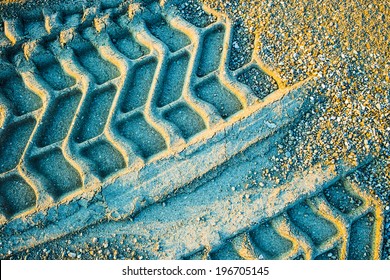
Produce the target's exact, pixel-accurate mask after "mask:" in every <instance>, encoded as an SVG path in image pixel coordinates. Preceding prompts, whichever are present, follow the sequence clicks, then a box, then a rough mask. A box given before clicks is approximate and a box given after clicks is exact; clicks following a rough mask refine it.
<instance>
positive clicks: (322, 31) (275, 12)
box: [0, 0, 390, 259]
mask: <svg viewBox="0 0 390 280" xmlns="http://www.w3.org/2000/svg"><path fill="white" fill-rule="evenodd" d="M3 2H4V3H6V2H25V3H23V4H22V6H21V7H22V8H21V9H20V6H19V5H20V4H4V5H2V6H0V12H1V14H2V15H3V16H4V17H7V18H9V17H12V16H15V15H16V14H18V13H20V12H21V13H23V12H24V11H26V10H29V9H30V8H31V7H32V6H42V7H45V8H47V7H48V6H50V7H51V8H53V9H54V8H55V6H56V5H63V3H64V2H66V3H70V4H72V2H73V1H56V0H53V1H0V3H2V4H3ZM76 2H79V1H76ZM103 2H105V1H103ZM106 2H108V1H106ZM117 2H119V1H117ZM202 2H203V3H205V4H207V5H209V6H210V7H212V8H214V9H216V10H218V11H221V12H222V13H224V14H228V15H229V16H230V17H231V18H232V20H233V22H234V23H235V25H236V27H237V30H238V38H242V40H238V42H237V48H235V49H236V52H237V54H236V58H237V59H236V61H234V62H233V63H232V66H233V68H234V67H236V66H237V67H239V66H240V65H242V64H243V63H244V62H245V61H246V59H247V56H248V54H250V53H252V49H253V50H254V51H255V52H256V53H257V54H258V55H259V57H260V59H261V60H262V61H263V62H264V63H265V64H266V65H267V66H268V67H269V68H270V69H272V71H274V72H276V73H278V74H279V75H280V77H281V80H282V81H283V83H284V84H286V85H294V84H296V83H298V82H301V81H303V80H305V79H306V78H308V77H314V84H313V88H316V93H317V94H318V95H316V96H315V100H316V102H315V104H314V106H313V107H312V108H310V110H308V111H307V113H306V114H304V116H303V117H302V118H301V119H300V120H298V122H297V123H296V124H295V126H294V127H291V128H290V129H289V130H288V132H287V134H286V136H284V137H283V138H281V139H278V140H277V143H276V147H277V149H276V151H277V153H276V154H275V155H273V156H272V158H270V162H271V163H272V164H270V166H271V167H269V168H268V167H264V168H262V169H261V173H262V174H263V178H265V179H267V180H269V181H272V182H275V183H276V184H279V183H283V182H286V181H288V180H289V179H291V176H293V174H295V173H297V172H298V173H303V172H304V171H305V170H308V169H310V168H312V167H313V166H315V165H316V164H318V163H326V164H329V165H332V164H337V163H338V162H341V161H342V162H345V163H348V164H350V165H352V166H354V165H358V163H360V162H362V161H364V160H365V159H367V158H370V159H371V158H372V159H373V160H372V161H371V162H370V163H369V164H368V165H367V166H365V167H364V168H363V169H359V171H358V172H356V173H354V174H353V175H352V176H351V178H350V179H351V180H352V181H353V182H356V183H357V184H358V185H360V186H361V187H362V188H363V189H366V190H368V191H369V192H371V193H372V194H373V196H374V197H377V198H379V199H380V200H381V201H382V202H383V206H382V207H383V209H384V213H385V222H384V232H383V238H384V239H383V250H382V256H381V258H383V259H388V258H389V257H390V226H389V225H390V211H389V206H390V191H389V188H390V163H389V162H390V160H389V157H390V142H389V139H390V96H389V95H390V83H389V82H390V72H389V71H390V64H389V57H390V45H389V41H390V40H389V32H390V26H389V25H390V24H389V22H390V20H389V16H390V6H389V5H388V4H387V3H385V2H384V1H364V0H360V1H358V0H356V1H347V2H342V1H335V0H325V1H282V2H277V1H272V0H264V1H255V0H253V1H215V0H206V1H202ZM303 2H304V3H303ZM58 3H61V4H58ZM194 3H195V2H194V1H192V0H190V1H180V3H179V4H178V6H179V7H180V10H181V11H182V13H183V17H184V18H186V17H188V18H191V17H196V13H197V12H198V11H197V10H196V8H194V7H196V5H195V4H194ZM194 5H195V6H194ZM255 37H256V38H258V40H256V41H255V40H254V38H255ZM0 123H1V118H0ZM76 235H77V234H76ZM133 239H134V237H132V236H130V237H128V238H127V239H126V240H130V241H129V242H130V243H132V244H133V243H134V242H132V241H133ZM71 240H72V239H71V238H69V239H67V240H63V241H61V242H65V243H66V242H68V243H69V242H72V241H71ZM102 242H103V243H104V242H105V241H102ZM126 242H127V241H123V240H122V243H121V241H120V240H119V241H115V240H112V244H115V246H114V245H113V246H114V247H115V250H114V251H121V247H123V248H124V245H123V244H127V243H126ZM138 242H139V240H138ZM65 243H64V244H65ZM93 244H95V245H91V246H92V247H91V248H83V249H82V250H84V251H86V252H93V253H90V254H89V257H90V258H95V257H97V258H106V257H107V258H110V257H109V256H111V257H113V255H114V254H113V253H109V254H105V253H104V249H99V248H100V246H103V248H105V249H107V248H106V247H104V246H105V245H101V244H100V245H98V246H97V245H96V244H98V243H97V241H95V242H94V243H93ZM51 246H52V247H50V246H49V249H47V248H43V247H41V248H40V249H39V250H37V251H36V252H35V253H34V252H33V253H32V255H30V257H33V258H34V257H35V258H37V257H48V258H58V257H61V258H66V257H69V258H73V257H75V256H76V254H73V253H72V254H71V255H69V253H67V251H61V250H62V249H61V248H62V247H61V245H59V244H54V245H51ZM129 246H130V245H129ZM132 246H133V245H132ZM134 246H135V245H134ZM123 248H122V249H123ZM42 250H45V251H44V253H42ZM74 250H77V248H74ZM102 250H103V251H102ZM125 250H127V251H128V253H129V254H131V252H133V251H132V249H129V248H127V249H125ZM47 251H50V252H51V254H53V255H50V254H49V253H47V254H46V252H47ZM84 251H83V252H84ZM95 251H96V252H95ZM34 254H35V255H34ZM41 254H42V255H41ZM116 254H117V253H115V255H116ZM129 254H125V255H126V256H127V257H131V255H129ZM132 254H133V256H135V253H132ZM24 256H25V255H24V254H21V255H17V257H19V258H23V257H24ZM82 256H83V257H82V258H84V255H82ZM145 257H146V258H147V256H145Z"/></svg>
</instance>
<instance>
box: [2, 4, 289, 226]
mask: <svg viewBox="0 0 390 280" xmlns="http://www.w3.org/2000/svg"><path fill="white" fill-rule="evenodd" d="M204 9H205V11H207V12H208V13H209V14H212V16H213V17H214V19H215V20H213V21H211V22H207V23H206V24H205V25H204V26H195V25H193V24H191V23H189V22H188V21H186V20H184V19H183V18H182V17H181V16H180V15H179V14H178V12H177V11H176V10H175V8H174V7H166V8H165V7H164V8H163V7H161V6H159V5H158V4H156V3H152V4H150V5H148V6H145V7H141V6H140V5H139V4H131V5H130V6H123V5H120V6H118V7H106V8H99V7H90V8H87V9H85V10H84V11H83V12H82V13H80V12H77V13H73V14H61V12H56V13H50V12H47V11H43V12H42V14H39V15H37V16H36V17H38V18H33V19H32V20H30V21H29V20H20V19H12V20H5V21H4V23H3V29H4V34H3V33H2V35H1V38H0V49H1V62H0V63H1V66H2V67H1V69H2V70H1V73H0V84H1V87H0V126H1V129H0V146H1V149H0V201H1V207H0V213H1V214H0V223H6V222H7V221H9V220H12V219H15V218H18V217H22V216H25V215H27V214H30V213H33V212H36V211H38V210H42V209H45V208H48V207H51V206H53V205H56V204H57V203H63V202H67V201H70V200H71V199H72V198H74V197H76V196H77V195H80V194H82V193H83V192H86V191H88V190H94V189H97V188H99V187H100V186H102V184H103V183H104V182H108V181H112V180H114V179H115V178H117V177H118V176H120V175H122V174H125V173H126V172H128V171H129V170H134V169H141V168H142V167H143V166H145V165H146V164H149V163H152V162H155V161H156V160H158V159H160V158H163V157H166V156H167V155H169V154H172V151H173V150H175V149H176V150H177V149H184V148H185V147H188V146H189V145H191V143H195V142H196V141H199V140H202V139H203V138H202V137H204V135H205V134H207V133H215V132H216V131H221V130H223V129H224V127H226V126H227V125H228V122H234V119H235V118H236V119H239V118H242V116H239V114H240V113H243V112H244V113H245V111H248V110H249V111H250V108H251V107H253V106H254V105H256V104H259V103H261V102H262V99H263V98H264V97H265V96H267V95H268V94H271V92H272V91H275V90H277V89H283V88H284V86H283V84H282V83H281V81H280V79H279V78H278V76H277V75H276V74H275V73H272V72H271V71H269V70H268V69H267V68H266V67H265V66H264V65H262V64H261V62H260V61H259V60H258V59H257V58H256V57H255V56H254V57H253V58H252V60H251V61H249V62H248V63H247V64H245V65H244V66H243V67H241V68H239V69H235V70H231V69H229V57H230V55H231V54H230V53H231V42H232V34H233V26H232V24H231V22H230V20H229V19H228V18H226V17H225V16H224V15H221V14H218V13H216V12H214V11H211V10H209V9H208V8H207V7H205V8H204ZM26 34H27V35H26ZM254 72H256V73H257V75H260V76H261V78H262V80H261V82H257V81H253V80H251V77H252V76H253V73H254ZM262 87H263V88H264V90H259V88H260V89H261V88H262Z"/></svg>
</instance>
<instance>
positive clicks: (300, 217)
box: [184, 179, 383, 260]
mask: <svg viewBox="0 0 390 280" xmlns="http://www.w3.org/2000/svg"><path fill="white" fill-rule="evenodd" d="M382 231H383V213H382V210H381V204H380V202H379V201H377V200H375V199H374V198H373V197H371V195H369V194H367V193H365V192H364V191H362V190H361V189H360V188H359V187H358V186H357V185H356V183H353V182H351V181H350V180H348V179H343V180H340V181H338V182H337V183H335V184H333V185H331V186H330V187H327V188H325V189H324V190H323V191H321V192H320V193H318V194H316V195H314V196H312V197H309V198H306V199H304V200H303V201H297V202H295V203H293V205H292V206H290V207H288V208H287V209H286V210H284V211H283V212H282V213H280V214H279V215H277V216H275V217H272V218H270V219H268V220H266V221H262V222H261V223H260V224H258V225H256V226H254V227H252V228H251V229H250V230H246V231H244V232H242V233H240V234H238V235H236V236H234V237H231V238H229V239H227V240H226V241H225V242H223V243H222V244H221V245H220V246H218V247H216V248H208V249H203V250H200V251H197V252H196V253H192V254H190V255H188V256H186V257H184V259H193V260H194V259H212V260H226V259H230V260H231V259H233V260H243V259H252V260H253V259H294V260H299V259H317V260H335V259H339V260H342V259H353V260H362V259H380V257H381V247H382Z"/></svg>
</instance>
